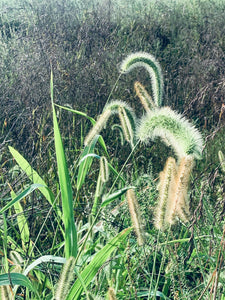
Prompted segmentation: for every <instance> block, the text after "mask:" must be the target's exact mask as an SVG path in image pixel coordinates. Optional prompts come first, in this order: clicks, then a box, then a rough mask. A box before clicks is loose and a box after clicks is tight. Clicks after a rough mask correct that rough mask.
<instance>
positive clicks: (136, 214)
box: [127, 189, 144, 246]
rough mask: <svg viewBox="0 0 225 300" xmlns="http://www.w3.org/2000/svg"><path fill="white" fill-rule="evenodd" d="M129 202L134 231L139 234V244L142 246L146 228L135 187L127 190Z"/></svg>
mask: <svg viewBox="0 0 225 300" xmlns="http://www.w3.org/2000/svg"><path fill="white" fill-rule="evenodd" d="M127 203H128V207H129V211H130V216H131V221H132V224H133V226H134V231H135V234H136V236H137V242H138V245H139V246H142V245H143V244H144V229H143V224H142V221H141V214H140V208H139V204H138V201H137V198H136V196H135V192H134V190H133V189H130V190H128V191H127Z"/></svg>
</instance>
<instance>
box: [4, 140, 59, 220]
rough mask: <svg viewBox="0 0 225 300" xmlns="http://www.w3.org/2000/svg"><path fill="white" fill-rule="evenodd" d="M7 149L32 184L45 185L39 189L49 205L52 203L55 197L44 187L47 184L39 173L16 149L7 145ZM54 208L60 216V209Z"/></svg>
mask: <svg viewBox="0 0 225 300" xmlns="http://www.w3.org/2000/svg"><path fill="white" fill-rule="evenodd" d="M9 151H10V152H11V154H12V156H13V157H14V159H15V160H16V162H17V164H18V165H19V167H20V168H21V169H22V170H23V171H24V172H25V173H26V174H27V176H28V178H29V179H30V180H31V181H32V182H33V183H34V184H36V183H38V184H42V185H43V186H45V187H43V188H40V189H39V190H40V192H41V193H42V195H44V197H45V198H46V199H47V200H48V202H49V203H50V204H51V205H53V202H54V198H55V197H54V195H53V193H52V191H51V190H50V189H46V186H47V184H46V183H45V182H44V180H43V179H42V178H41V177H40V175H39V174H38V173H37V172H36V171H35V170H34V169H33V168H32V167H31V165H30V164H29V163H28V161H27V160H26V159H25V158H24V157H23V156H22V155H21V154H20V153H19V152H18V151H17V150H15V149H14V148H13V147H10V146H9ZM54 208H55V209H56V210H57V213H58V215H59V216H60V217H61V211H60V210H59V209H58V208H57V207H55V206H54Z"/></svg>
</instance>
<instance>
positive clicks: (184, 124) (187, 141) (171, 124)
mask: <svg viewBox="0 0 225 300" xmlns="http://www.w3.org/2000/svg"><path fill="white" fill-rule="evenodd" d="M156 137H160V138H161V139H162V141H164V142H166V144H167V145H169V144H170V145H171V146H172V148H173V149H174V151H175V153H176V154H177V156H178V158H182V157H184V156H187V155H192V156H193V157H195V158H197V159H200V158H201V155H202V148H203V140H202V136H201V134H200V133H199V131H198V130H197V129H196V128H195V127H194V126H192V125H191V124H190V123H189V122H188V121H187V120H186V119H185V118H184V117H182V116H181V115H180V114H178V113H176V112H174V111H172V110H171V109H170V108H169V107H164V108H161V109H158V108H157V109H154V110H152V111H151V112H149V113H148V114H146V116H144V117H143V118H142V119H141V120H140V123H139V127H138V128H137V139H140V140H141V141H142V142H147V141H148V140H154V139H155V138H156Z"/></svg>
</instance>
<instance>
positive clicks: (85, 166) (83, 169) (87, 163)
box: [77, 135, 100, 191]
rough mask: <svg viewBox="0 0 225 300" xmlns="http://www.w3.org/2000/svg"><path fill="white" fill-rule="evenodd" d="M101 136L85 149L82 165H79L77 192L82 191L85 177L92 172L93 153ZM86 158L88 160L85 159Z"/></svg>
mask: <svg viewBox="0 0 225 300" xmlns="http://www.w3.org/2000/svg"><path fill="white" fill-rule="evenodd" d="M99 137H100V136H99V135H96V136H95V138H94V139H93V141H92V142H91V143H90V145H87V146H86V147H85V148H84V151H83V153H82V155H81V159H80V163H79V170H78V175H77V191H79V190H80V188H81V186H82V185H83V183H84V181H85V177H86V175H87V173H88V171H89V170H90V167H91V164H92V161H93V156H92V155H93V154H94V153H93V152H94V148H95V145H96V143H97V141H98V139H99ZM85 157H86V159H84V158H85Z"/></svg>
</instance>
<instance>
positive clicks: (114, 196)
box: [101, 186, 135, 207]
mask: <svg viewBox="0 0 225 300" xmlns="http://www.w3.org/2000/svg"><path fill="white" fill-rule="evenodd" d="M130 189H135V187H134V186H128V187H125V188H123V189H120V190H118V191H116V192H114V193H112V194H110V195H106V196H105V197H104V196H103V202H102V204H101V207H105V206H106V205H108V204H109V203H111V202H112V201H114V200H115V199H117V198H119V197H120V196H122V195H123V194H124V193H126V191H127V190H130Z"/></svg>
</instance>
